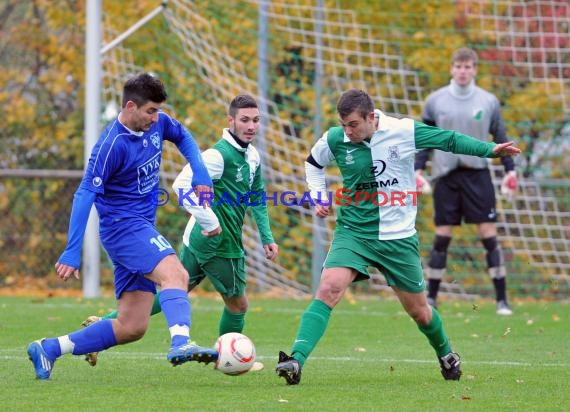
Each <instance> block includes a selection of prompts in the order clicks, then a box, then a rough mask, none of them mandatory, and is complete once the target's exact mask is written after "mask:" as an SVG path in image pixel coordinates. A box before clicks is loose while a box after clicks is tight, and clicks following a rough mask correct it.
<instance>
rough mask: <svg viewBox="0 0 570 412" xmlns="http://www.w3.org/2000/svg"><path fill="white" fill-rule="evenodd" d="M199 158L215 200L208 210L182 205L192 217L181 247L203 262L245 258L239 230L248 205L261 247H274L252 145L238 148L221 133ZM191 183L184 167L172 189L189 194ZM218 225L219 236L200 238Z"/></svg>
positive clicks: (189, 173)
mask: <svg viewBox="0 0 570 412" xmlns="http://www.w3.org/2000/svg"><path fill="white" fill-rule="evenodd" d="M202 158H203V159H204V163H205V165H206V167H207V168H208V173H209V175H210V177H211V178H212V182H213V185H214V187H213V189H214V198H213V199H212V200H211V201H210V203H211V208H208V209H203V208H202V207H201V206H197V204H198V202H195V204H194V205H192V204H190V203H189V202H187V201H184V203H183V206H184V208H185V209H186V210H188V211H189V212H190V213H192V218H190V220H189V222H188V225H187V226H186V230H185V232H184V236H183V241H184V244H185V245H187V246H189V247H190V248H191V249H192V250H193V251H194V252H195V253H196V254H197V255H198V256H201V257H204V258H209V257H212V256H219V257H226V258H240V257H244V256H245V253H244V250H243V245H242V227H243V221H244V217H245V213H246V211H247V209H248V207H249V206H250V205H251V208H252V213H253V217H254V219H255V222H256V224H257V227H258V230H259V233H260V235H261V241H262V243H263V244H264V245H266V244H270V243H274V240H273V235H272V234H271V229H270V226H269V217H268V213H267V206H266V204H265V202H263V201H262V196H263V193H264V191H265V183H264V181H263V177H262V175H261V160H260V157H259V152H258V151H257V150H256V149H255V147H253V146H252V145H251V144H250V145H248V146H247V148H244V147H241V146H240V145H239V144H237V142H236V141H235V139H234V137H233V136H232V135H231V134H230V133H229V130H228V129H224V131H223V135H222V138H221V139H220V140H219V141H218V142H217V143H216V144H215V145H214V146H213V147H212V148H211V149H208V150H206V151H205V152H204V153H202ZM191 182H192V171H191V169H190V168H189V167H188V165H187V166H186V167H184V169H183V170H182V172H181V173H180V174H179V175H178V177H177V178H176V181H175V182H174V185H173V187H174V189H175V191H176V192H177V194H178V193H180V190H190V189H191ZM212 214H213V215H212ZM218 222H219V225H220V226H221V227H222V232H221V233H220V235H218V236H213V237H205V236H203V235H202V233H201V231H202V230H206V231H210V230H213V229H215V228H216V227H217V226H218Z"/></svg>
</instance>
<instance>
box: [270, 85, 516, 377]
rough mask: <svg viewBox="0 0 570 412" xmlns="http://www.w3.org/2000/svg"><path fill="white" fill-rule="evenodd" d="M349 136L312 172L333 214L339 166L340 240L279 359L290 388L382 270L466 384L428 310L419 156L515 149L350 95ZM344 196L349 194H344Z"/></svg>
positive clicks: (450, 373) (320, 154) (446, 373)
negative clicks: (355, 285)
mask: <svg viewBox="0 0 570 412" xmlns="http://www.w3.org/2000/svg"><path fill="white" fill-rule="evenodd" d="M337 111H338V115H339V118H340V123H341V127H333V128H331V129H329V130H328V131H327V132H326V133H325V134H324V135H323V136H322V138H321V139H320V140H318V141H317V143H316V144H315V145H314V146H313V148H312V149H311V153H310V155H309V156H308V158H307V161H306V162H305V170H306V177H307V182H308V185H309V189H310V191H311V197H312V198H313V199H323V200H321V201H320V202H319V201H316V206H315V214H316V215H317V216H318V217H321V218H325V217H327V216H329V215H330V214H331V202H330V201H329V199H328V198H327V190H326V184H325V169H324V168H325V167H326V166H327V165H329V164H330V163H331V162H332V161H333V160H334V161H336V165H337V167H338V168H339V169H340V173H341V175H342V178H343V188H342V191H341V193H342V196H341V200H342V201H337V204H338V205H339V208H338V217H337V220H336V230H335V233H334V238H333V241H332V244H331V246H330V250H329V253H328V255H327V258H326V260H325V263H324V267H323V271H322V274H321V280H320V284H319V287H318V289H317V292H316V295H315V298H314V300H313V301H312V302H311V303H310V305H309V307H308V308H307V309H306V310H305V312H304V313H303V315H302V317H301V323H300V326H299V329H298V331H297V337H296V339H295V342H294V344H293V347H292V353H291V356H288V355H286V354H285V353H284V352H280V353H279V361H278V364H277V368H276V372H277V374H278V375H279V376H281V377H284V378H285V380H286V381H287V383H288V384H290V385H295V384H298V383H299V382H300V380H301V368H302V367H303V365H304V364H305V361H306V360H307V358H308V357H309V355H310V354H311V352H312V351H313V349H314V348H315V346H316V345H317V343H318V341H319V339H320V338H321V336H323V334H324V333H325V330H326V328H327V324H328V321H329V318H330V315H331V312H332V309H333V308H334V307H335V306H336V305H337V304H338V302H339V301H340V300H341V299H342V297H343V295H344V292H345V290H346V288H347V287H348V286H349V285H350V284H351V283H352V282H355V281H359V280H362V279H368V278H369V275H368V272H367V267H368V266H372V267H376V268H378V269H379V270H380V271H381V272H382V273H383V275H384V276H385V277H386V281H387V282H388V285H390V286H391V287H392V289H393V290H394V292H395V293H396V296H397V297H398V299H399V300H400V303H401V304H402V306H403V307H404V309H405V310H406V312H407V313H408V314H409V315H410V317H411V318H412V319H413V320H414V321H415V322H416V324H417V325H418V328H419V330H420V331H421V332H422V333H423V334H424V335H425V336H426V337H427V339H428V341H429V343H430V344H431V346H432V347H433V348H434V350H435V352H436V355H437V358H438V360H439V364H440V367H441V373H442V375H443V377H444V378H445V379H447V380H459V378H460V376H461V369H460V363H461V361H460V357H459V355H458V354H457V353H455V352H453V350H452V348H451V346H450V343H449V339H448V337H447V334H446V332H445V330H444V328H443V324H442V320H441V317H440V315H439V314H438V312H437V309H435V308H432V307H431V306H430V305H428V303H427V299H426V296H425V294H424V290H425V282H424V278H423V273H422V267H421V263H420V254H419V244H418V236H417V233H416V229H415V220H416V212H417V207H416V195H417V192H416V179H415V173H414V156H415V153H416V150H419V149H424V148H434V149H440V150H444V151H448V152H454V153H463V154H469V155H473V156H479V157H495V156H503V155H515V154H518V153H519V152H520V150H519V149H517V148H515V147H513V142H507V143H503V144H495V143H487V142H482V141H480V140H477V139H475V138H472V137H470V136H467V135H464V134H461V133H457V132H454V131H449V130H443V129H440V128H437V127H432V126H428V125H425V124H423V123H420V122H416V121H414V120H412V119H396V118H394V117H389V116H386V115H385V114H383V113H379V119H378V125H377V126H376V125H375V116H374V104H373V102H372V99H371V97H370V96H369V95H368V94H367V93H366V92H364V91H362V90H356V89H352V90H349V91H346V92H345V93H343V94H342V96H341V98H340V100H339V101H338V104H337ZM337 193H339V192H337Z"/></svg>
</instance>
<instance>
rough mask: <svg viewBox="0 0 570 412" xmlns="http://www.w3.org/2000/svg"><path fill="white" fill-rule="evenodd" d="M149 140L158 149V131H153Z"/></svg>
mask: <svg viewBox="0 0 570 412" xmlns="http://www.w3.org/2000/svg"><path fill="white" fill-rule="evenodd" d="M150 141H151V142H152V144H153V145H154V147H156V148H157V149H160V135H159V134H158V132H154V133H153V134H152V135H151V136H150Z"/></svg>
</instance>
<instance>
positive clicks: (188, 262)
mask: <svg viewBox="0 0 570 412" xmlns="http://www.w3.org/2000/svg"><path fill="white" fill-rule="evenodd" d="M180 261H181V262H182V265H184V267H185V268H186V270H187V271H188V274H189V275H190V280H189V282H188V285H189V287H190V288H193V287H195V286H196V285H199V284H200V282H202V281H203V280H204V278H205V277H206V276H207V277H208V279H210V282H212V285H214V288H215V289H216V290H217V291H218V292H219V293H220V294H221V295H223V296H225V297H228V298H231V297H234V296H243V295H245V281H246V273H245V259H244V258H224V257H219V256H214V257H211V258H209V259H203V258H200V257H199V256H197V255H196V254H195V253H194V252H193V251H192V250H191V249H190V248H189V247H188V246H186V245H182V250H181V251H180Z"/></svg>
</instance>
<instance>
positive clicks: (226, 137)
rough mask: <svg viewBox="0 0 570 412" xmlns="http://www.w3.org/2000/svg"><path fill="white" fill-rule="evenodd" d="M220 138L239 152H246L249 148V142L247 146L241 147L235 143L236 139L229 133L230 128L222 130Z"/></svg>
mask: <svg viewBox="0 0 570 412" xmlns="http://www.w3.org/2000/svg"><path fill="white" fill-rule="evenodd" d="M222 138H223V139H224V140H225V141H227V142H228V143H229V144H231V145H232V146H233V147H235V148H236V149H237V150H239V151H240V152H247V151H248V150H249V146H250V145H251V143H250V144H248V145H247V147H241V146H240V145H239V144H237V142H236V140H235V139H234V138H233V136H232V135H231V134H230V129H228V128H227V127H226V128H225V129H224V132H223V133H222Z"/></svg>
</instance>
